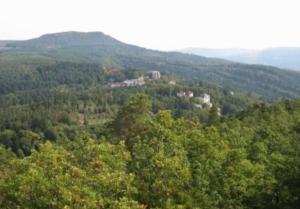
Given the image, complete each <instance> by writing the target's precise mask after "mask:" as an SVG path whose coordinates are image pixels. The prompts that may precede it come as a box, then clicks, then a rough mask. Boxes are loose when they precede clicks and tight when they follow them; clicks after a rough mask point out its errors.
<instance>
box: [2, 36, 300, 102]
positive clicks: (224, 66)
mask: <svg viewBox="0 0 300 209" xmlns="http://www.w3.org/2000/svg"><path fill="white" fill-rule="evenodd" d="M6 47H8V49H6V50H2V52H1V54H0V55H1V56H0V80H7V76H8V77H10V75H14V76H13V78H12V79H13V81H14V82H16V79H15V76H16V78H19V79H20V82H24V79H25V80H26V81H28V80H30V79H38V78H36V77H34V76H33V75H35V73H36V69H37V67H40V66H44V65H51V64H54V63H56V62H75V63H94V64H100V65H102V66H106V67H114V68H117V69H141V70H145V71H149V70H160V71H162V72H171V73H174V74H176V75H180V76H183V77H185V78H186V79H195V80H200V81H205V82H208V83H213V84H216V85H220V86H223V87H225V88H232V89H236V90H238V91H244V92H251V93H253V94H256V95H259V96H263V97H265V98H269V99H279V98H294V97H298V96H299V95H300V83H299V80H300V73H297V72H293V71H282V70H281V69H278V68H275V67H270V66H263V65H246V64H239V63H234V62H230V61H226V60H222V59H216V58H205V57H200V56H196V55H188V54H182V53H178V52H160V51H155V50H149V49H145V48H141V47H137V46H133V45H128V44H125V43H122V42H120V41H118V40H116V39H114V38H112V37H110V36H107V35H105V34H103V33H100V32H92V33H80V32H64V33H57V34H47V35H43V36H41V37H39V38H36V39H31V40H27V41H18V42H11V43H8V44H6ZM20 69H25V70H20ZM82 70H83V71H84V70H85V69H82ZM8 80H9V79H8ZM7 85H8V86H9V85H10V84H9V83H6V86H7ZM1 88H3V86H1Z"/></svg>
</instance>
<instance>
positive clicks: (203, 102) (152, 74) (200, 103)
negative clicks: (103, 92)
mask: <svg viewBox="0 0 300 209" xmlns="http://www.w3.org/2000/svg"><path fill="white" fill-rule="evenodd" d="M160 78H161V73H160V72H159V71H149V72H148V73H147V74H146V75H142V76H140V77H138V78H136V79H126V80H124V81H122V82H111V83H109V84H107V87H109V88H122V87H123V88H124V87H133V86H142V85H145V84H146V82H148V81H152V80H159V79H160ZM168 84H169V85H176V81H175V80H170V81H169V82H168ZM230 94H231V95H233V94H234V93H233V92H230ZM176 96H177V97H179V98H194V101H195V103H194V105H195V107H196V108H200V109H211V108H212V106H213V103H212V101H211V96H210V95H209V94H207V93H203V94H202V95H197V96H194V92H193V91H191V90H187V91H183V90H180V91H178V92H177V93H176ZM218 114H219V115H221V108H218Z"/></svg>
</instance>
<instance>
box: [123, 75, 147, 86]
mask: <svg viewBox="0 0 300 209" xmlns="http://www.w3.org/2000/svg"><path fill="white" fill-rule="evenodd" d="M123 83H124V84H125V86H142V85H144V84H145V79H144V76H141V77H139V78H137V79H128V80H125V81H123Z"/></svg>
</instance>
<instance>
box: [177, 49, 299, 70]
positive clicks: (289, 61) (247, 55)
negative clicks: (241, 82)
mask: <svg viewBox="0 0 300 209" xmlns="http://www.w3.org/2000/svg"><path fill="white" fill-rule="evenodd" d="M180 51H181V52H184V53H188V54H195V55H200V56H205V57H214V58H222V59H228V60H231V61H236V62H243V63H248V64H264V65H273V66H276V67H280V68H286V69H293V70H298V71H300V59H299V58H300V48H296V47H293V48H288V47H281V48H268V49H261V50H253V49H207V48H186V49H183V50H180Z"/></svg>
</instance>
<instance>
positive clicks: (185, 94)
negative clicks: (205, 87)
mask: <svg viewBox="0 0 300 209" xmlns="http://www.w3.org/2000/svg"><path fill="white" fill-rule="evenodd" d="M177 96H178V97H190V98H191V97H194V92H192V91H186V92H185V91H179V92H177Z"/></svg>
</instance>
